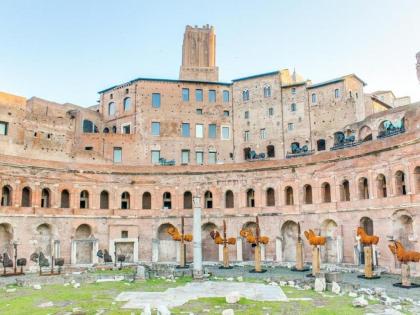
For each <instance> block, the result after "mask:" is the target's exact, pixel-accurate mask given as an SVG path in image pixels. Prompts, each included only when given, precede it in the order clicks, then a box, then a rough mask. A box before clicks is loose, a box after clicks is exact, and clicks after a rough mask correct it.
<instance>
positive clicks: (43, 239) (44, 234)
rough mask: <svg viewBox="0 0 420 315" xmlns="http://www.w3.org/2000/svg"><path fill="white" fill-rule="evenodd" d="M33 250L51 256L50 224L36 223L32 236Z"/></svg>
mask: <svg viewBox="0 0 420 315" xmlns="http://www.w3.org/2000/svg"><path fill="white" fill-rule="evenodd" d="M34 240H35V244H36V245H35V246H36V248H35V252H37V253H40V252H42V253H44V255H45V256H47V257H51V255H52V247H53V233H52V227H51V225H49V224H47V223H43V224H40V225H38V227H37V228H36V233H35V236H34Z"/></svg>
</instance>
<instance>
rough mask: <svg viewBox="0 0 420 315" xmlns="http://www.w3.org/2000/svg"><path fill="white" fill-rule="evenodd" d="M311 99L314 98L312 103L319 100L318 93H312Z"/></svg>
mask: <svg viewBox="0 0 420 315" xmlns="http://www.w3.org/2000/svg"><path fill="white" fill-rule="evenodd" d="M311 100H312V104H315V103H316V101H317V100H316V94H315V93H312V95H311Z"/></svg>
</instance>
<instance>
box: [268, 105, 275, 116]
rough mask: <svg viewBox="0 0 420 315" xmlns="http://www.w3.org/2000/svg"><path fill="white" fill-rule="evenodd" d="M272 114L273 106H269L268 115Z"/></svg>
mask: <svg viewBox="0 0 420 315" xmlns="http://www.w3.org/2000/svg"><path fill="white" fill-rule="evenodd" d="M273 115H274V108H273V107H270V108H269V109H268V116H270V117H271V116H273Z"/></svg>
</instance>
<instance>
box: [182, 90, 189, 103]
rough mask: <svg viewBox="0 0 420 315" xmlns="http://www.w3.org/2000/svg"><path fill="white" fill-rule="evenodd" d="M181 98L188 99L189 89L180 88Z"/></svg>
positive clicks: (185, 100) (187, 100)
mask: <svg viewBox="0 0 420 315" xmlns="http://www.w3.org/2000/svg"><path fill="white" fill-rule="evenodd" d="M182 100H183V101H184V102H189V101H190V89H182Z"/></svg>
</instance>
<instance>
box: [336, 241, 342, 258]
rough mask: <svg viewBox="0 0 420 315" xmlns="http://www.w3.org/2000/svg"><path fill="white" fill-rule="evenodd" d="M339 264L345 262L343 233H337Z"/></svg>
mask: <svg viewBox="0 0 420 315" xmlns="http://www.w3.org/2000/svg"><path fill="white" fill-rule="evenodd" d="M336 242H337V264H341V263H342V262H343V238H342V237H341V235H337V240H336Z"/></svg>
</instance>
